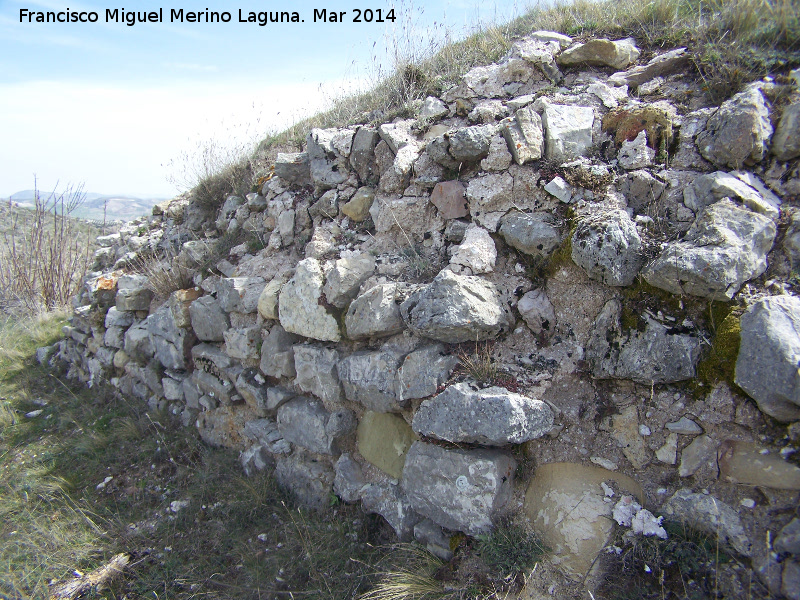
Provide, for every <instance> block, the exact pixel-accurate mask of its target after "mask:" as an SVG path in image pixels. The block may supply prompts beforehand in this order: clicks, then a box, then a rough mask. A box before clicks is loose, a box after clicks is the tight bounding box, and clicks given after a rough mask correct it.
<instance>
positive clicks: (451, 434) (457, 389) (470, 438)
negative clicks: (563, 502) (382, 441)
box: [412, 383, 553, 446]
mask: <svg viewBox="0 0 800 600" xmlns="http://www.w3.org/2000/svg"><path fill="white" fill-rule="evenodd" d="M412 427H413V428H414V432H415V433H417V434H419V435H422V436H427V437H432V438H435V439H439V440H445V441H448V442H454V443H459V442H467V443H472V444H483V445H485V446H505V445H508V444H521V443H523V442H527V441H529V440H533V439H536V438H538V437H541V436H543V435H544V434H546V433H547V432H548V431H550V429H552V427H553V411H552V410H551V409H550V407H549V406H548V405H547V404H545V403H544V402H542V401H541V400H535V399H533V398H528V397H527V396H523V395H521V394H515V393H514V392H509V391H508V390H507V389H505V388H501V387H491V388H486V389H482V390H474V389H472V388H471V387H470V386H469V384H467V383H456V384H454V385H451V386H449V387H448V388H447V389H446V390H445V391H443V392H442V393H441V394H438V395H437V396H434V397H433V398H430V399H428V400H425V401H423V402H422V404H421V405H420V407H419V408H418V409H417V412H416V413H415V414H414V421H413V423H412Z"/></svg>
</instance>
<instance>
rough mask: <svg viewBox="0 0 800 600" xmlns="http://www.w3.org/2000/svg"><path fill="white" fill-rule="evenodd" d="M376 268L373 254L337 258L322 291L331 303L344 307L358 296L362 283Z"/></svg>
mask: <svg viewBox="0 0 800 600" xmlns="http://www.w3.org/2000/svg"><path fill="white" fill-rule="evenodd" d="M374 270H375V258H374V257H373V256H372V255H371V254H366V253H365V254H359V255H356V256H349V257H343V258H339V259H337V260H336V262H335V263H334V264H333V268H332V269H331V270H330V271H329V272H328V274H327V276H326V277H325V285H324V286H323V287H322V291H323V292H324V293H325V299H326V300H327V301H328V303H329V304H332V305H333V306H335V307H337V308H344V307H345V306H347V304H348V303H349V302H350V301H351V300H353V298H355V297H356V294H357V293H358V290H359V288H360V287H361V284H362V283H364V282H365V281H366V280H367V279H369V277H370V275H372V272H373V271H374Z"/></svg>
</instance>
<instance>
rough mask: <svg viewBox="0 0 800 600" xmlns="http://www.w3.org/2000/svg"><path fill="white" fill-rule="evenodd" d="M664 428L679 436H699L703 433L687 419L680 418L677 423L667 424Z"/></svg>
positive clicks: (701, 429) (695, 424) (700, 428)
mask: <svg viewBox="0 0 800 600" xmlns="http://www.w3.org/2000/svg"><path fill="white" fill-rule="evenodd" d="M666 428H667V429H668V430H669V431H671V432H673V433H680V434H681V435H700V434H701V433H703V428H702V427H700V426H699V425H698V424H697V423H695V422H694V421H692V420H691V419H689V418H688V417H681V418H680V420H678V421H675V422H673V423H667V424H666Z"/></svg>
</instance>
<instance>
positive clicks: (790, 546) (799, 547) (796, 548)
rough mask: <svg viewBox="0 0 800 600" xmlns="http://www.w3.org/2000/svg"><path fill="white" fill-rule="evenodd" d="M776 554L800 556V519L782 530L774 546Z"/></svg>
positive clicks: (794, 520) (791, 522)
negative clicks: (783, 553)
mask: <svg viewBox="0 0 800 600" xmlns="http://www.w3.org/2000/svg"><path fill="white" fill-rule="evenodd" d="M773 548H775V551H776V552H790V553H791V554H800V519H798V518H797V517H795V518H794V519H792V520H791V521H789V523H788V524H787V525H786V527H784V528H783V529H781V531H780V533H779V534H778V536H777V537H776V538H775V543H774V544H773Z"/></svg>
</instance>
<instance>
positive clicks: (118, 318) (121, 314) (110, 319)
mask: <svg viewBox="0 0 800 600" xmlns="http://www.w3.org/2000/svg"><path fill="white" fill-rule="evenodd" d="M133 321H134V318H133V313H132V312H129V311H122V310H119V309H118V308H117V307H116V306H112V307H111V308H109V309H108V312H107V313H106V318H105V326H106V327H107V328H108V327H121V328H123V329H124V328H127V327H130V326H131V325H133Z"/></svg>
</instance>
